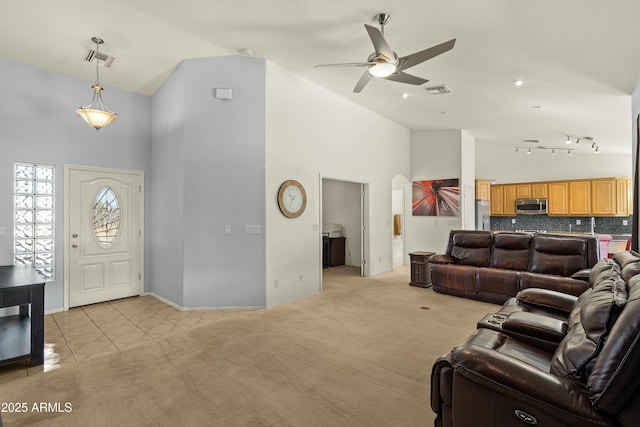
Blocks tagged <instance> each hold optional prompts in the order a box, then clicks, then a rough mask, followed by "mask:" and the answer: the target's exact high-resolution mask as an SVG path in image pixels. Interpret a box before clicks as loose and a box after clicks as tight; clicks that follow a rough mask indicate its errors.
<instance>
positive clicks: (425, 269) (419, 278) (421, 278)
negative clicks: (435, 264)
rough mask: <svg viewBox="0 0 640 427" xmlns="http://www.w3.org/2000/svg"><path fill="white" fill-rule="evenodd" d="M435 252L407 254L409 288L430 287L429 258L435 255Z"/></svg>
mask: <svg viewBox="0 0 640 427" xmlns="http://www.w3.org/2000/svg"><path fill="white" fill-rule="evenodd" d="M435 254H436V253H435V252H425V251H416V252H411V253H410V254H409V260H410V262H411V282H409V284H410V285H411V286H418V287H420V288H428V287H429V286H431V264H429V258H431V257H432V256H433V255H435Z"/></svg>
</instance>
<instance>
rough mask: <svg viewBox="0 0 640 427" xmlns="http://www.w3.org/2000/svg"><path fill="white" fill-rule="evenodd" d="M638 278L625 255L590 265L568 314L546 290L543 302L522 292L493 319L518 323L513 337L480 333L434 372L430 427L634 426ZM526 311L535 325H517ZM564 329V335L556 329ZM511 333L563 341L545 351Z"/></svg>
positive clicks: (639, 362)
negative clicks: (585, 286)
mask: <svg viewBox="0 0 640 427" xmlns="http://www.w3.org/2000/svg"><path fill="white" fill-rule="evenodd" d="M638 271H640V255H638V254H635V253H633V252H627V253H623V254H621V255H620V256H617V257H615V258H614V260H613V261H611V260H609V261H606V260H604V261H600V262H599V263H598V264H597V265H596V266H594V268H593V270H592V274H591V275H590V280H589V285H590V288H589V289H588V290H587V291H585V292H584V293H583V294H582V295H580V297H578V298H576V299H574V301H573V304H569V305H570V307H569V305H568V303H569V302H570V301H569V300H570V299H571V298H569V299H567V298H565V297H566V295H565V294H557V296H559V297H560V298H559V299H557V300H556V299H554V297H553V292H551V293H549V292H542V293H541V294H540V295H541V296H540V295H535V291H534V290H527V291H525V295H524V298H523V300H522V301H520V302H517V301H516V302H515V304H514V302H513V301H509V302H507V304H505V306H503V309H502V310H501V311H500V312H499V313H501V315H502V316H503V317H504V319H503V320H504V321H506V323H507V324H508V320H507V319H508V318H509V317H510V316H511V315H516V316H515V317H516V322H515V323H516V324H518V325H519V326H518V327H517V328H516V329H517V331H516V332H517V333H515V334H514V333H513V332H514V331H512V330H506V329H504V330H501V329H500V327H497V328H495V329H488V328H485V327H480V328H479V329H477V330H476V331H475V332H474V333H473V334H472V335H471V336H470V337H468V338H467V339H466V340H465V341H464V342H463V343H462V344H460V345H459V346H458V347H456V348H454V349H453V350H452V351H451V352H450V353H448V354H447V355H445V356H442V357H441V358H440V359H438V360H437V361H436V363H435V364H434V366H433V368H432V375H431V407H432V409H433V411H434V412H435V413H436V414H437V417H436V421H435V425H436V426H474V427H476V426H480V427H482V426H517V425H522V426H526V425H540V426H635V425H638V424H639V422H640V275H639V274H638ZM526 294H531V295H529V296H527V295H526ZM519 296H521V297H523V295H519ZM527 298H528V299H529V300H528V301H525V300H526V299H527ZM519 306H520V307H519ZM522 307H524V308H522ZM519 308H520V309H519ZM567 308H570V310H569V311H567ZM523 313H524V314H532V315H534V316H533V317H534V318H535V317H536V316H539V318H540V319H541V322H537V321H535V320H532V319H527V318H526V316H525V318H524V320H523V319H522V318H520V317H521V316H519V315H521V314H523ZM540 319H539V320H540ZM546 320H549V324H547V323H545V321H546ZM527 323H529V324H528V325H527ZM563 323H564V324H565V325H566V329H565V330H564V331H563V330H562V327H560V328H555V326H557V325H559V324H560V325H561V324H563ZM549 325H552V326H551V327H550V328H549V330H547V327H548V326H549ZM553 325H555V326H553ZM479 326H482V325H479ZM501 327H504V322H503V325H501ZM527 328H528V329H527ZM518 334H520V336H530V337H534V338H541V337H542V338H544V339H548V338H550V337H553V336H554V334H559V338H560V339H559V342H556V343H555V344H553V345H555V347H553V346H552V347H551V348H544V346H540V345H537V344H536V342H535V341H527V340H526V339H521V338H519V337H518ZM550 341H553V340H550Z"/></svg>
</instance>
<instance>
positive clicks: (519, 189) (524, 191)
mask: <svg viewBox="0 0 640 427" xmlns="http://www.w3.org/2000/svg"><path fill="white" fill-rule="evenodd" d="M530 198H531V184H516V199H530Z"/></svg>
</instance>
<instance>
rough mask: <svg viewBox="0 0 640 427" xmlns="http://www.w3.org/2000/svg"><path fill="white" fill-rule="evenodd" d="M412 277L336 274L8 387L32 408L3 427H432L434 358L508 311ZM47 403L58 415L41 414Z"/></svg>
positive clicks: (3, 388)
mask: <svg viewBox="0 0 640 427" xmlns="http://www.w3.org/2000/svg"><path fill="white" fill-rule="evenodd" d="M408 281H409V277H408V275H406V274H402V273H398V272H394V273H387V274H383V275H380V276H377V277H374V278H360V277H359V276H357V270H356V269H354V268H352V267H338V268H333V269H329V270H325V274H324V287H325V291H324V292H323V293H322V294H319V295H315V296H312V297H308V298H305V299H303V300H300V301H296V302H293V303H290V304H286V305H283V306H280V307H276V308H273V309H269V310H259V311H252V312H237V313H234V314H233V315H231V316H226V317H223V318H221V319H220V320H218V321H216V322H213V323H211V324H210V325H207V326H203V327H199V328H197V329H193V330H192V331H191V332H189V333H188V334H183V335H176V336H174V337H170V338H167V339H166V340H164V341H160V342H158V343H150V344H144V345H141V346H139V347H136V348H131V349H128V350H125V351H122V352H119V353H115V354H113V355H108V356H104V357H99V358H96V359H92V360H88V361H85V362H81V363H79V364H78V365H77V366H75V367H68V368H62V369H59V370H57V371H53V372H49V373H43V374H41V375H36V376H34V377H29V378H25V379H20V380H16V381H12V382H9V383H6V384H1V385H0V401H1V402H20V403H21V402H24V403H26V404H27V407H28V408H29V410H28V411H27V412H26V413H4V414H3V421H4V424H5V426H6V427H9V426H17V425H34V426H47V427H49V426H156V425H157V426H279V427H282V426H385V427H388V426H426V425H432V422H433V414H432V412H431V410H430V407H429V375H430V370H431V365H432V363H433V361H434V360H435V359H436V358H437V357H438V356H439V355H440V354H442V353H445V352H446V351H448V350H449V349H450V348H451V347H452V346H454V345H455V344H456V343H458V342H459V341H461V340H462V339H463V338H464V337H466V336H467V335H468V334H469V333H470V332H471V331H473V329H475V324H476V322H477V320H478V319H480V318H481V317H482V316H483V315H484V314H486V313H488V312H492V311H495V309H496V308H497V306H495V305H492V304H486V303H482V302H478V301H471V300H466V299H461V298H455V297H450V296H446V295H440V294H436V293H434V292H433V291H432V290H431V289H421V288H415V287H411V286H408ZM41 402H44V403H48V404H50V407H49V411H45V412H34V411H33V404H34V403H36V404H40V403H41ZM56 403H57V404H58V405H59V407H60V409H61V411H60V412H51V409H56V408H55V404H56ZM65 404H66V405H67V406H66V409H67V410H68V409H71V410H70V411H68V412H64V411H65Z"/></svg>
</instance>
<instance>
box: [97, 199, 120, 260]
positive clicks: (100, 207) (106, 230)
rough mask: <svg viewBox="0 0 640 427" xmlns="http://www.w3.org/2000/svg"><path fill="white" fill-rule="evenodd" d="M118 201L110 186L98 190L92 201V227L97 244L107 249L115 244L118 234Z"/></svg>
mask: <svg viewBox="0 0 640 427" xmlns="http://www.w3.org/2000/svg"><path fill="white" fill-rule="evenodd" d="M120 219H121V211H120V201H119V200H118V195H117V194H116V193H115V191H113V190H112V189H111V188H110V187H103V188H101V189H100V191H98V194H97V196H96V200H95V202H94V203H93V219H92V228H93V236H94V237H95V238H96V241H97V242H98V245H100V247H102V248H104V249H109V248H111V247H112V246H113V245H115V244H116V241H117V240H118V236H119V235H120Z"/></svg>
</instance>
